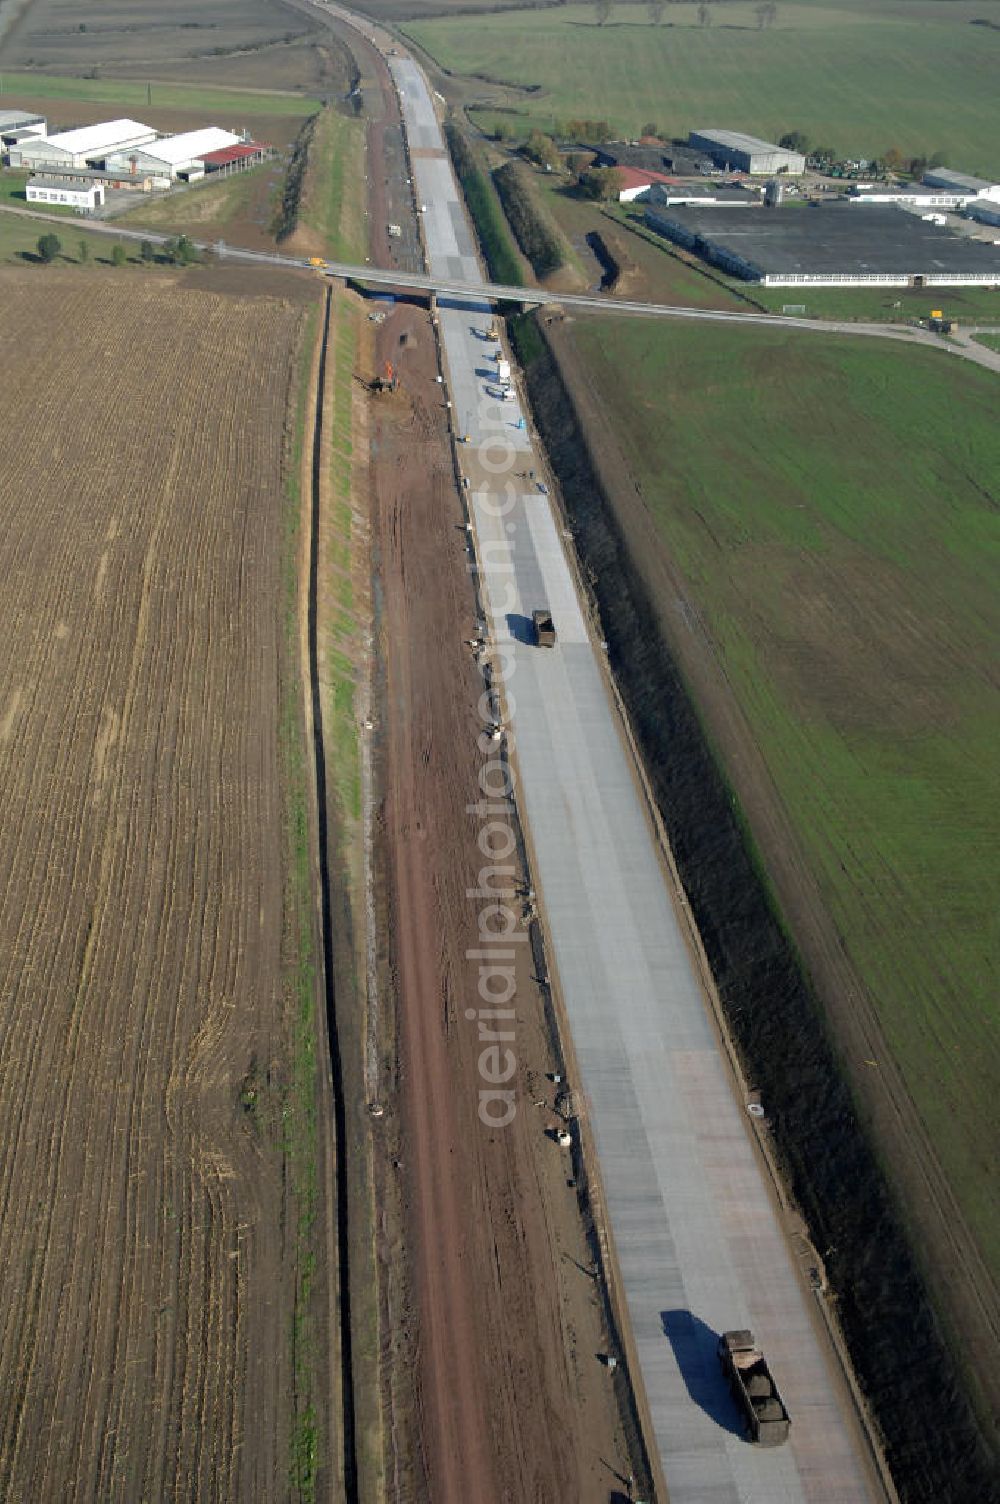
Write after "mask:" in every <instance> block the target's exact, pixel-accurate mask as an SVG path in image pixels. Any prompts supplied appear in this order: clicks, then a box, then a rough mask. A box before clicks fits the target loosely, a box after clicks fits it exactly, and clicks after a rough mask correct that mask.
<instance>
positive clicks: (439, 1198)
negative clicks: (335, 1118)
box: [372, 307, 633, 1504]
mask: <svg viewBox="0 0 1000 1504" xmlns="http://www.w3.org/2000/svg"><path fill="white" fill-rule="evenodd" d="M390 353H391V354H392V357H393V359H394V362H395V363H396V364H397V366H398V368H399V370H400V373H401V379H402V388H401V390H400V391H399V392H398V393H396V394H394V395H392V396H388V397H383V398H380V399H378V403H377V405H375V406H374V407H373V418H372V422H373V428H372V438H373V446H372V449H373V459H374V489H375V507H376V512H375V515H376V546H377V549H378V566H379V578H380V584H381V591H382V600H383V622H382V643H383V646H384V650H385V655H386V683H385V692H384V699H383V704H382V708H381V711H380V720H384V732H383V738H384V740H383V747H384V758H385V768H386V802H385V811H384V823H385V835H386V839H387V842H388V858H389V864H390V871H389V881H388V893H387V895H386V900H387V905H388V916H387V930H388V933H389V934H390V936H391V940H390V944H391V953H390V957H389V962H390V968H389V969H390V976H391V980H392V983H393V989H392V990H393V994H394V1005H395V1008H396V1010H397V1017H398V1046H397V1048H396V1049H395V1050H393V1051H392V1053H391V1054H390V1055H387V1058H386V1059H385V1060H384V1062H383V1078H384V1080H385V1082H386V1083H387V1090H386V1112H385V1116H384V1117H383V1118H381V1119H379V1120H378V1124H377V1127H376V1157H377V1161H379V1165H380V1171H379V1172H380V1178H381V1182H382V1185H383V1187H384V1193H383V1203H384V1212H383V1220H382V1225H381V1228H380V1252H381V1257H382V1262H383V1270H382V1279H383V1288H384V1291H385V1304H384V1320H383V1330H384V1348H383V1354H384V1371H385V1374H386V1381H387V1389H388V1391H389V1403H388V1406H387V1409H388V1413H389V1416H390V1424H389V1427H388V1434H389V1437H390V1455H389V1457H388V1458H387V1468H388V1476H389V1478H390V1479H392V1480H393V1492H392V1497H393V1498H396V1499H400V1500H409V1499H413V1500H421V1501H423V1500H427V1499H433V1500H434V1501H435V1504H448V1501H451V1500H456V1501H457V1500H463V1501H464V1500H468V1499H475V1500H476V1501H477V1504H491V1501H494V1500H498V1501H499V1500H510V1501H521V1500H528V1499H555V1498H559V1497H565V1498H572V1499H574V1500H579V1501H581V1504H589V1501H594V1504H597V1501H601V1504H605V1501H606V1500H607V1499H608V1497H609V1494H611V1493H612V1492H613V1490H614V1489H615V1487H616V1486H617V1487H619V1488H621V1487H622V1485H623V1484H624V1481H625V1480H626V1479H627V1478H628V1476H629V1473H630V1472H631V1471H632V1470H633V1463H632V1462H631V1461H630V1454H629V1447H628V1443H627V1440H626V1436H625V1430H624V1427H623V1424H622V1421H621V1419H620V1416H619V1410H618V1393H617V1390H616V1385H615V1381H614V1380H613V1379H612V1376H611V1375H610V1374H609V1372H608V1370H607V1369H606V1368H605V1367H603V1365H602V1364H601V1363H600V1361H599V1359H598V1354H600V1353H602V1352H606V1351H607V1349H608V1336H607V1332H606V1330H605V1328H604V1324H603V1304H602V1301H601V1298H600V1290H599V1288H598V1286H597V1283H596V1281H595V1278H594V1267H595V1263H594V1256H595V1246H594V1244H593V1242H592V1234H591V1233H590V1229H588V1226H587V1223H586V1220H585V1217H582V1216H581V1209H580V1202H579V1200H578V1195H579V1188H578V1187H576V1188H574V1187H572V1186H570V1185H568V1184H567V1179H568V1178H569V1177H571V1175H572V1170H571V1167H570V1162H569V1161H568V1160H567V1159H566V1157H565V1154H564V1151H562V1150H560V1149H559V1148H558V1147H557V1146H556V1144H555V1143H554V1142H553V1140H552V1139H551V1138H549V1137H548V1136H546V1129H547V1128H549V1127H551V1124H552V1123H553V1122H554V1121H557V1116H558V1115H557V1113H556V1110H555V1104H556V1099H557V1097H558V1096H559V1092H560V1088H559V1087H558V1085H556V1084H554V1083H553V1082H552V1081H551V1080H550V1079H548V1077H549V1076H550V1075H552V1074H556V1073H558V1072H559V1071H560V1069H565V1067H562V1066H561V1062H560V1059H559V1056H558V1051H557V1046H556V1044H555V1042H554V1040H553V1037H552V1034H551V1031H550V1027H549V1024H550V1015H549V1013H548V1011H547V1008H546V994H545V988H544V986H543V985H540V983H539V979H538V967H537V961H536V957H535V956H534V955H533V952H532V949H531V947H530V946H529V945H522V946H519V947H517V950H518V952H519V955H520V959H519V961H518V962H517V965H516V988H517V990H516V997H515V1001H514V1003H513V1005H512V1006H514V1007H515V1009H516V1014H517V1018H516V1024H515V1031H516V1042H515V1045H514V1047H513V1048H514V1050H515V1053H516V1056H517V1061H518V1068H517V1075H516V1078H515V1080H514V1081H513V1082H512V1083H511V1084H512V1085H513V1086H514V1087H515V1089H516V1102H517V1112H516V1116H515V1118H514V1121H513V1122H512V1123H511V1124H510V1125H509V1126H508V1127H505V1128H499V1129H491V1128H489V1127H488V1126H486V1125H485V1124H484V1123H483V1122H482V1121H481V1120H480V1117H479V1115H478V1106H479V1089H480V1087H481V1086H482V1084H483V1082H482V1078H481V1076H480V1073H479V1063H478V1062H479V1057H480V1053H481V1051H482V1048H483V1045H482V1042H481V1039H480V1036H479V1031H478V1027H477V1024H476V1022H475V1021H471V1022H470V1021H469V1017H468V1010H469V1009H472V1010H473V1011H474V1010H475V1009H476V1008H477V1007H478V1006H479V1003H478V996H479V995H478V990H477V965H476V962H475V960H474V959H471V958H470V956H469V955H468V952H470V951H472V952H473V955H474V954H475V951H476V947H477V946H478V945H479V944H481V937H480V935H479V932H478V906H477V904H476V903H475V901H473V900H470V898H469V897H468V896H467V894H468V890H474V889H475V888H476V887H477V883H478V880H479V869H480V867H481V866H482V865H483V857H482V855H481V854H480V851H479V849H478V847H477V844H476V836H477V833H478V826H477V822H476V820H475V819H474V818H473V817H471V816H470V814H469V812H468V806H469V805H471V804H474V803H475V802H476V801H477V800H479V799H481V798H482V791H481V789H480V787H479V783H478V776H477V775H478V768H479V764H480V762H481V760H482V758H481V753H480V752H479V750H478V749H477V746H476V741H475V738H476V735H477V732H478V729H479V726H480V722H479V719H478V716H477V710H476V705H477V701H478V698H479V695H480V694H481V692H482V689H483V680H482V676H481V673H480V671H479V670H478V669H477V667H476V665H475V662H474V660H473V658H472V655H471V653H470V652H469V649H468V647H467V646H466V644H465V642H464V640H463V639H465V638H467V637H468V636H469V635H470V632H471V629H472V627H473V625H474V609H475V606H474V596H473V593H472V588H471V585H470V582H469V579H468V576H467V568H466V564H467V556H466V544H465V530H464V524H463V514H462V508H461V505H460V501H459V497H458V494H457V491H456V488H455V483H454V477H453V472H452V468H451V460H450V454H449V450H448V445H447V428H446V422H445V418H446V415H445V412H444V410H443V405H442V400H441V394H440V388H439V387H438V386H437V385H436V384H435V382H434V376H435V374H436V370H437V365H436V358H435V355H434V349H433V336H432V331H431V329H430V326H429V323H428V320H427V316H426V315H425V314H424V313H422V312H420V311H419V310H416V309H414V308H407V307H398V308H397V309H396V311H395V312H394V313H393V314H392V315H391V317H390V318H389V319H387V320H386V322H385V324H384V325H383V326H382V329H381V331H380V347H379V350H378V364H379V366H380V367H381V362H382V360H383V359H384V358H387V357H388V356H389V355H390ZM390 1049H391V1046H390ZM584 1210H586V1208H584Z"/></svg>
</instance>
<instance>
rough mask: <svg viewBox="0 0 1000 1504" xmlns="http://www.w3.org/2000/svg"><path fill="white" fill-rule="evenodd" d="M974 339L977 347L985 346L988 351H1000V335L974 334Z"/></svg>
mask: <svg viewBox="0 0 1000 1504" xmlns="http://www.w3.org/2000/svg"><path fill="white" fill-rule="evenodd" d="M972 338H973V339H974V340H975V341H976V344H977V345H985V346H986V348H987V350H998V351H1000V334H974V335H973V336H972Z"/></svg>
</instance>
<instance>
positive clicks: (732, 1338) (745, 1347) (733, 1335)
mask: <svg viewBox="0 0 1000 1504" xmlns="http://www.w3.org/2000/svg"><path fill="white" fill-rule="evenodd" d="M719 1362H720V1363H721V1364H722V1367H723V1371H724V1373H725V1375H726V1378H727V1379H728V1380H729V1387H730V1389H731V1390H732V1391H733V1397H734V1399H735V1400H736V1403H737V1404H738V1405H739V1407H740V1409H741V1410H742V1411H743V1413H744V1415H745V1416H746V1421H747V1436H748V1437H749V1439H750V1440H751V1441H759V1442H760V1444H761V1446H763V1447H776V1446H779V1445H780V1444H781V1442H783V1441H787V1440H788V1429H789V1426H790V1425H791V1421H790V1420H789V1418H788V1411H787V1410H786V1409H785V1405H784V1401H783V1400H782V1398H781V1395H780V1394H779V1393H778V1386H777V1384H776V1383H775V1382H774V1379H773V1378H772V1377H771V1371H770V1369H769V1368H768V1366H767V1364H766V1363H765V1361H764V1355H763V1353H761V1352H760V1351H759V1350H758V1348H757V1347H756V1345H755V1343H754V1336H753V1332H723V1334H722V1336H721V1337H720V1338H719Z"/></svg>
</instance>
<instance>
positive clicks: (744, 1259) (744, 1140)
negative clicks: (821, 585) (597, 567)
mask: <svg viewBox="0 0 1000 1504" xmlns="http://www.w3.org/2000/svg"><path fill="white" fill-rule="evenodd" d="M394 46H395V47H396V49H397V50H396V51H395V53H393V54H392V55H390V56H389V63H390V66H391V69H392V73H393V77H394V79H395V82H396V86H397V90H398V93H399V96H400V101H401V106H402V110H403V115H404V120H405V125H406V130H407V136H408V142H409V152H410V162H411V169H412V172H413V176H414V181H415V185H416V191H417V199H418V202H419V203H420V204H421V205H423V206H424V209H423V224H424V233H425V239H426V254H427V259H428V263H429V271H430V273H431V275H432V277H433V278H434V280H435V283H436V285H437V286H438V287H439V289H440V288H442V287H447V286H449V285H452V286H454V285H455V284H457V283H460V284H461V285H462V286H463V288H464V289H468V288H469V287H470V286H474V285H475V284H476V282H477V280H479V279H481V273H480V270H479V264H478V260H477V257H476V252H475V247H474V244H473V241H472V236H471V232H470V229H469V225H468V221H467V218H466V215H465V211H464V205H463V203H462V200H461V197H460V193H459V190H458V187H457V185H456V182H455V179H454V176H453V173H452V169H451V163H450V161H449V158H448V156H447V153H446V150H445V147H444V142H443V138H442V132H441V129H440V125H439V122H438V119H437V117H436V115H435V111H434V107H433V102H432V99H431V95H430V91H429V89H428V86H427V83H426V80H425V78H424V75H423V73H422V71H421V69H420V68H419V67H418V65H417V64H416V63H415V62H414V61H413V60H412V59H410V58H408V57H406V56H403V55H400V53H399V51H398V44H394ZM480 286H481V287H482V295H481V296H480V298H479V299H475V298H472V297H470V296H469V295H468V292H467V291H463V293H462V296H461V297H460V298H456V297H452V296H449V295H447V294H445V295H444V296H441V297H439V301H438V310H439V315H440V325H441V334H442V340H443V346H444V351H445V358H446V368H447V380H448V390H449V396H450V398H451V401H452V404H453V415H454V419H455V423H456V427H457V429H458V433H459V435H460V437H461V438H462V440H463V442H462V443H461V444H460V446H459V454H460V456H461V464H462V467H463V470H464V472H465V478H466V480H467V481H468V494H469V495H470V498H471V507H472V514H473V518H474V536H475V543H476V551H477V557H478V559H479V562H480V576H481V580H482V583H483V585H484V589H485V594H486V600H487V606H488V610H489V613H490V617H491V629H492V634H493V637H494V639H495V641H496V643H497V645H498V646H499V647H501V648H502V649H503V652H504V653H505V654H506V655H508V659H507V661H508V665H509V668H508V672H507V675H506V684H507V689H508V691H509V695H508V703H507V714H508V726H507V730H508V735H509V737H510V742H511V747H512V750H513V754H514V757H515V759H516V769H517V775H518V779H517V794H518V800H519V808H520V811H521V815H522V818H523V820H524V822H525V825H526V829H527V831H528V836H529V841H530V847H531V850H532V852H533V859H534V874H533V875H534V879H535V881H536V884H537V887H538V889H539V892H540V895H541V901H542V905H543V917H544V921H545V927H546V934H547V941H548V947H549V954H550V958H551V961H552V963H553V966H554V971H555V973H556V976H557V981H558V988H559V993H560V997H561V1000H562V1003H563V1006H564V1008H565V1012H566V1016H567V1018H568V1023H569V1027H570V1032H571V1035H572V1043H573V1049H574V1052H575V1057H576V1060H577V1062H578V1068H579V1071H580V1075H581V1079H580V1080H579V1081H574V1082H572V1083H571V1085H572V1086H573V1087H574V1088H576V1089H577V1090H581V1091H582V1095H583V1100H584V1101H585V1104H586V1116H587V1119H588V1121H589V1124H590V1128H591V1130H592V1133H593V1138H594V1143H595V1145H596V1149H597V1154H598V1160H599V1165H600V1175H601V1180H602V1182H603V1188H604V1194H605V1204H606V1213H607V1217H608V1220H609V1222H610V1230H611V1233H612V1236H613V1242H614V1249H615V1254H616V1261H617V1269H618V1271H619V1275H620V1284H621V1289H622V1290H623V1292H624V1299H625V1304H626V1306H627V1312H628V1316H629V1318H630V1321H631V1330H632V1337H633V1341H634V1352H635V1354H636V1355H637V1359H638V1369H639V1372H638V1373H636V1374H635V1375H634V1376H635V1379H636V1381H637V1387H639V1388H640V1392H642V1391H644V1393H645V1399H646V1403H647V1406H648V1413H649V1417H650V1421H651V1428H652V1434H651V1436H650V1437H649V1440H650V1442H651V1444H652V1445H653V1447H654V1448H655V1449H656V1454H657V1456H656V1464H657V1465H658V1467H662V1473H663V1476H664V1477H665V1480H666V1488H667V1492H668V1494H669V1499H670V1501H671V1504H862V1501H867V1500H871V1499H874V1498H879V1497H881V1495H880V1493H879V1492H878V1490H877V1487H876V1485H875V1484H874V1483H873V1482H872V1475H871V1473H870V1471H869V1464H868V1458H867V1454H866V1451H865V1444H864V1442H863V1440H862V1439H861V1435H860V1431H859V1429H858V1428H857V1427H856V1424H855V1421H854V1417H853V1414H852V1412H851V1411H850V1407H849V1403H848V1402H847V1401H846V1400H845V1397H844V1396H845V1392H846V1391H844V1390H843V1387H842V1380H841V1377H840V1375H839V1374H837V1373H836V1372H835V1370H834V1368H833V1366H832V1363H831V1355H830V1352H829V1351H828V1350H827V1345H826V1342H825V1339H824V1338H822V1337H821V1336H820V1335H819V1333H818V1327H817V1320H816V1311H815V1310H814V1309H811V1305H812V1302H813V1297H812V1296H811V1295H810V1293H809V1291H808V1290H807V1288H806V1286H805V1283H804V1280H803V1278H802V1276H801V1275H800V1273H799V1272H797V1270H796V1269H795V1267H794V1265H793V1262H792V1259H791V1255H790V1252H789V1249H788V1245H787V1242H786V1239H785V1237H784V1234H783V1231H782V1227H781V1224H780V1214H779V1212H778V1209H777V1206H776V1203H775V1199H774V1195H773V1191H772V1190H771V1188H769V1186H768V1184H767V1182H766V1179H765V1171H764V1169H763V1166H762V1163H761V1161H760V1159H759V1158H758V1156H757V1154H756V1152H755V1149H754V1146H753V1144H752V1142H751V1137H750V1134H749V1132H748V1128H747V1118H746V1113H745V1104H742V1103H740V1102H738V1101H737V1100H736V1097H735V1092H734V1087H733V1082H732V1079H731V1076H730V1073H729V1071H728V1069H727V1066H726V1065H725V1064H724V1061H723V1058H722V1054H721V1050H720V1045H719V1043H718V1041H717V1038H716V1036H715V1034H714V1032H713V1027H712V1024H711V1022H710V1014H709V1006H708V1003H707V1000H706V997H705V995H704V993H703V990H702V986H701V983H700V981H699V978H698V975H697V972H696V969H695V965H694V962H693V959H692V952H691V949H690V948H689V943H688V941H687V940H686V939H685V936H684V934H683V933H682V930H681V926H680V924H679V922H678V919H677V916H676V913H675V909H674V904H673V901H672V898H671V894H670V892H669V889H668V880H667V875H666V869H665V866H664V863H663V861H662V859H661V855H660V853H659V851H658V849H657V846H656V840H655V837H654V834H653V830H652V826H651V822H650V817H649V812H648V810H647V808H646V806H645V805H644V802H643V797H642V795H641V793H640V789H639V784H638V780H637V776H636V768H635V765H634V762H633V760H632V756H631V753H630V751H629V748H628V746H627V743H626V740H625V736H624V731H623V728H622V724H621V721H620V719H619V716H618V714H617V711H616V709H615V707H614V704H613V701H612V697H611V693H610V689H609V686H608V683H607V679H606V675H605V671H604V667H603V664H602V662H601V659H600V649H599V648H598V647H597V645H595V643H594V641H593V639H592V636H591V632H590V629H589V626H588V622H587V620H586V617H585V613H584V610H583V608H582V606H581V602H580V597H579V595H578V591H577V587H576V583H575V578H574V575H573V572H572V569H571V567H570V563H569V560H568V558H567V555H566V552H565V549H564V544H563V538H562V530H561V526H560V523H559V521H558V517H557V513H556V511H555V509H554V507H553V505H552V504H551V502H550V500H549V497H548V495H547V493H546V491H545V490H544V488H543V487H542V486H541V485H539V483H538V481H537V479H532V473H533V472H534V474H535V476H536V477H538V476H541V475H542V474H543V473H544V472H543V462H542V457H541V454H540V452H536V451H535V450H534V449H533V447H532V438H531V433H530V429H529V427H528V425H527V422H526V416H525V413H524V412H523V410H522V407H521V404H520V403H519V402H518V401H517V400H506V401H504V400H500V399H499V397H498V392H497V375H496V371H497V367H496V365H495V363H494V357H495V354H496V353H497V351H496V345H495V344H494V342H493V341H492V340H491V338H490V337H489V334H488V331H489V327H490V324H491V314H490V305H489V303H488V301H486V296H485V294H486V292H487V289H486V288H485V286H483V285H482V283H481V281H480ZM517 296H518V297H521V296H523V295H522V293H521V291H520V290H518V293H517ZM505 446H506V448H507V449H508V450H509V452H510V464H511V468H510V469H508V470H506V472H505V473H499V474H498V473H497V472H498V469H500V470H502V469H503V466H502V465H501V460H502V451H503V449H504V447H505ZM511 480H513V481H514V485H513V487H512V494H511V495H510V496H508V495H507V493H506V490H505V487H506V486H507V484H508V482H510V481H511ZM542 607H547V608H548V609H549V610H550V611H551V612H552V615H553V618H554V622H555V626H556V631H557V642H556V645H555V647H552V648H542V647H538V646H536V645H535V644H534V642H533V640H532V634H531V628H530V618H531V613H532V611H534V610H536V609H539V608H542ZM539 1131H541V1125H540V1130H539ZM744 1327H749V1328H751V1329H752V1330H753V1331H754V1333H755V1334H756V1336H757V1338H758V1340H759V1342H760V1343H761V1345H762V1347H763V1350H764V1352H765V1353H766V1354H767V1357H768V1359H769V1361H770V1363H771V1367H772V1369H773V1371H774V1373H775V1375H776V1377H777V1379H778V1382H779V1385H780V1388H781V1390H782V1393H783V1396H784V1398H785V1401H786V1403H787V1405H788V1407H789V1410H790V1412H791V1416H792V1428H791V1439H790V1441H789V1442H788V1444H786V1445H784V1446H780V1447H775V1448H762V1447H759V1446H754V1445H751V1444H749V1443H748V1442H747V1441H746V1440H745V1438H744V1435H743V1421H742V1417H741V1415H740V1414H739V1412H738V1411H737V1409H736V1407H735V1404H734V1402H733V1401H732V1399H731V1397H730V1394H729V1391H728V1388H727V1386H726V1383H725V1381H724V1378H723V1375H722V1372H721V1369H720V1366H719V1361H718V1357H717V1352H716V1348H717V1343H718V1338H719V1334H720V1333H721V1332H723V1331H725V1330H728V1329H731V1328H744ZM587 1360H589V1355H587V1356H586V1357H585V1359H584V1361H587Z"/></svg>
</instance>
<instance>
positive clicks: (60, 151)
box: [10, 120, 156, 167]
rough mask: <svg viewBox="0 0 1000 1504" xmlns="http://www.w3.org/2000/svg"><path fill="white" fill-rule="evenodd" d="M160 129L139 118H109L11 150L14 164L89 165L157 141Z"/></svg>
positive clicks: (25, 165) (28, 142)
mask: <svg viewBox="0 0 1000 1504" xmlns="http://www.w3.org/2000/svg"><path fill="white" fill-rule="evenodd" d="M155 140H156V132H155V131H154V130H153V129H152V127H151V126H148V125H141V124H140V122H139V121H138V120H107V121H105V122H104V123H103V124H102V125H82V126H80V127H79V128H78V129H77V130H73V131H60V132H58V133H57V134H56V135H54V136H39V137H38V138H37V139H36V140H31V141H19V142H18V144H17V145H16V146H12V147H11V150H10V165H11V167H36V166H42V165H43V164H44V165H45V166H46V167H86V166H88V165H89V164H91V163H95V162H104V161H105V159H106V158H107V157H108V156H109V154H111V153H112V152H117V151H124V150H126V149H127V148H128V147H132V146H142V145H145V143H146V142H149V141H155Z"/></svg>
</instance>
